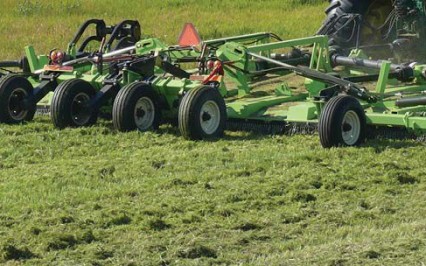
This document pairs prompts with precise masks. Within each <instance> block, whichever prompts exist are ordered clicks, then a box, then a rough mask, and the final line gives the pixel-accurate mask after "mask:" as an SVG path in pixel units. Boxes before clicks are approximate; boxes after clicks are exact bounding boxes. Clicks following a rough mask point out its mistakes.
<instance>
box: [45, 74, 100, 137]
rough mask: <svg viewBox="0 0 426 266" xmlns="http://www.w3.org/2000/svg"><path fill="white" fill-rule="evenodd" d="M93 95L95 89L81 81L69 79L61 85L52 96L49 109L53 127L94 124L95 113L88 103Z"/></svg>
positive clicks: (96, 115) (96, 116)
mask: <svg viewBox="0 0 426 266" xmlns="http://www.w3.org/2000/svg"><path fill="white" fill-rule="evenodd" d="M95 94H96V90H95V88H93V86H92V85H91V84H90V83H89V82H87V81H84V80H81V79H70V80H67V81H64V82H63V83H61V84H60V85H59V86H58V87H57V88H56V90H55V92H54V94H53V98H52V104H51V107H50V109H51V111H50V114H51V119H52V122H53V125H54V126H55V127H57V128H60V129H63V128H66V127H83V126H91V125H93V124H95V123H96V120H97V118H98V114H97V111H96V110H92V109H91V108H90V107H89V102H90V100H91V99H92V98H93V97H94V96H95Z"/></svg>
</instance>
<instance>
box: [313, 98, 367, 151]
mask: <svg viewBox="0 0 426 266" xmlns="http://www.w3.org/2000/svg"><path fill="white" fill-rule="evenodd" d="M349 112H350V113H351V114H352V115H356V117H357V118H358V122H359V125H358V126H359V135H358V137H357V136H356V135H357V134H355V138H356V141H354V140H355V139H354V140H352V142H351V143H348V142H346V141H345V140H344V137H343V134H344V126H347V125H348V124H346V125H344V124H343V122H344V119H345V116H346V114H347V113H349ZM366 120H367V119H366V116H365V112H364V109H362V107H361V104H360V103H359V101H358V100H357V99H355V98H354V97H352V96H346V95H338V96H336V97H333V98H331V99H330V100H329V101H328V102H327V103H326V104H325V107H324V109H323V110H322V112H321V115H320V119H319V123H318V131H319V137H320V141H321V145H322V146H323V147H324V148H331V147H340V146H358V145H360V144H362V143H363V142H364V141H365V136H366V128H367V122H366ZM350 129H352V127H350V126H349V130H350Z"/></svg>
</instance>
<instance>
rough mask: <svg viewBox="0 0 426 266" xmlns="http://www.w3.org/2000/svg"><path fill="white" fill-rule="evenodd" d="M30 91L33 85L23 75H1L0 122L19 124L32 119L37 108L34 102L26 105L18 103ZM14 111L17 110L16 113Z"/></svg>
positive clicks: (30, 92) (29, 93)
mask: <svg viewBox="0 0 426 266" xmlns="http://www.w3.org/2000/svg"><path fill="white" fill-rule="evenodd" d="M32 93H33V86H32V85H31V83H30V82H29V81H28V80H27V79H26V78H25V77H23V76H19V75H14V74H12V75H6V76H4V77H2V78H1V80H0V122H1V123H7V124H19V123H22V122H24V121H31V120H33V118H34V114H35V112H36V109H37V107H36V103H27V107H24V106H22V105H21V104H20V102H22V101H23V100H24V99H25V98H27V97H28V96H29V95H31V94H32ZM12 97H13V98H12ZM11 108H12V109H11ZM14 111H15V112H17V114H16V115H14V114H13V112H14Z"/></svg>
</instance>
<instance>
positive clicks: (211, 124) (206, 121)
mask: <svg viewBox="0 0 426 266" xmlns="http://www.w3.org/2000/svg"><path fill="white" fill-rule="evenodd" d="M200 124H201V129H202V130H203V131H204V133H206V134H207V135H211V134H213V133H214V132H215V131H216V130H217V129H218V127H219V124H220V109H219V106H218V105H217V103H216V102H214V101H207V102H205V103H204V104H203V106H202V107H201V112H200Z"/></svg>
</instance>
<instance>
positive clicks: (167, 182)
mask: <svg viewBox="0 0 426 266" xmlns="http://www.w3.org/2000/svg"><path fill="white" fill-rule="evenodd" d="M116 2H118V1H104V2H103V3H109V4H110V5H111V6H105V5H102V6H101V5H99V4H100V3H101V2H100V1H90V2H89V1H68V2H67V1H65V3H66V4H59V2H57V3H56V2H54V3H53V4H51V6H50V7H51V8H52V9H53V10H54V12H50V11H49V10H48V8H47V3H48V2H47V1H38V2H36V1H30V2H29V4H27V6H29V10H30V11H19V4H20V3H23V2H22V1H21V2H20V1H3V2H2V11H0V12H1V15H2V16H1V17H0V20H1V22H2V23H1V25H2V26H1V28H0V32H1V33H2V36H6V35H5V34H6V33H9V34H11V33H13V36H14V37H13V38H5V39H3V40H0V42H1V45H0V47H2V49H1V54H0V55H1V56H0V57H1V58H6V57H9V56H15V55H19V53H20V51H22V50H20V49H21V48H20V47H22V46H23V45H24V44H27V43H34V44H36V47H37V48H38V50H42V51H47V50H49V49H50V48H52V47H58V44H60V45H65V44H66V40H68V39H69V38H70V36H71V35H72V32H73V31H74V30H75V27H77V26H78V24H80V22H81V21H83V20H84V19H85V18H88V17H90V16H92V15H93V16H96V17H110V16H112V18H111V21H119V20H120V19H123V18H137V19H140V20H141V22H142V25H144V28H145V32H146V33H148V34H152V35H158V36H160V37H161V36H164V35H167V36H166V40H167V41H168V42H173V40H174V38H175V37H174V36H176V35H177V34H178V32H179V31H180V24H181V22H182V23H183V22H185V21H187V20H188V21H190V20H194V21H195V23H196V24H197V25H198V28H199V29H200V31H201V32H202V33H203V36H205V37H206V38H209V37H214V36H221V35H222V34H223V35H232V34H239V33H247V32H255V31H262V30H273V31H274V32H277V33H279V34H281V35H283V36H284V37H286V38H290V37H297V36H303V35H307V34H312V33H313V32H315V29H316V28H317V26H318V25H319V23H320V21H321V19H322V10H323V9H324V6H325V4H324V3H322V1H319V2H320V3H319V4H315V5H306V6H303V7H300V6H296V5H295V3H296V1H248V0H247V1H186V2H187V3H189V4H184V1H171V0H170V1H137V4H135V5H136V8H132V9H131V10H125V9H124V6H128V5H129V4H122V7H120V6H118V5H120V4H117V3H116ZM122 2H123V3H124V2H127V3H131V1H122ZM122 2H121V1H120V3H122ZM282 2H285V3H282ZM36 3H38V5H39V6H40V7H37V4H36ZM112 3H114V5H115V7H113V6H112ZM201 3H202V4H201ZM265 3H269V5H266V4H265ZM30 4H31V5H30ZM32 5H36V6H35V7H33V6H32ZM72 5H76V7H75V8H74V7H70V6H72ZM97 5H99V8H98V9H95V7H96V6H97ZM67 6H69V9H68V11H65V10H67V9H66V8H67ZM66 12H68V13H70V16H69V17H65V16H64V15H65V13H66ZM193 13H196V14H193ZM112 14H113V15H112ZM126 14H128V15H126ZM306 14H309V19H305V20H304V21H303V22H301V21H300V20H299V21H296V19H297V18H299V19H300V18H302V17H303V18H305V17H306V16H307V15H306ZM253 16H256V19H253ZM156 17H157V18H158V17H160V18H161V20H162V21H164V22H163V25H162V26H158V23H157V22H158V21H160V19H156ZM56 20H57V21H56ZM225 22H226V23H225ZM305 22H306V23H305ZM55 23H56V24H55ZM155 23H157V24H155ZM220 23H223V25H219V24H220ZM177 25H179V26H177ZM51 27H52V28H51ZM18 28H20V29H22V32H21V31H18V30H17V29H18ZM49 28H51V29H50V31H48V29H49ZM215 29H216V30H215ZM24 32H25V34H24ZM44 38H46V41H43V40H45V39H44ZM111 128H112V125H111V122H108V121H101V122H100V123H99V124H98V125H97V126H95V127H92V128H82V129H66V130H62V131H59V130H56V129H54V128H53V126H52V125H51V123H50V121H49V119H48V118H46V117H38V118H37V119H36V120H35V121H34V122H31V123H28V124H26V125H18V126H7V125H0V263H3V264H9V265H19V264H27V265H212V264H213V265H215V264H218V265H221V264H224V265H226V264H233V265H235V264H237V265H315V264H316V265H355V264H358V265H422V264H424V263H426V255H425V254H426V218H425V216H424V213H426V205H425V202H426V193H425V192H424V191H425V190H426V187H425V180H426V173H425V172H424V165H423V158H425V157H426V152H425V144H423V143H418V142H414V141H386V140H382V141H369V142H367V143H366V144H365V145H364V146H363V147H361V148H340V149H330V150H324V149H322V148H321V147H320V145H319V139H318V136H294V137H288V136H259V135H253V134H249V133H243V132H237V133H232V132H226V138H225V139H223V140H219V141H215V142H192V141H184V140H183V139H182V138H181V137H180V136H179V133H178V131H177V130H176V129H175V128H173V127H170V126H163V127H162V128H161V129H160V131H159V132H157V133H152V132H150V133H145V134H140V133H138V132H131V133H126V134H123V133H117V132H115V131H114V130H112V129H111Z"/></svg>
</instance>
